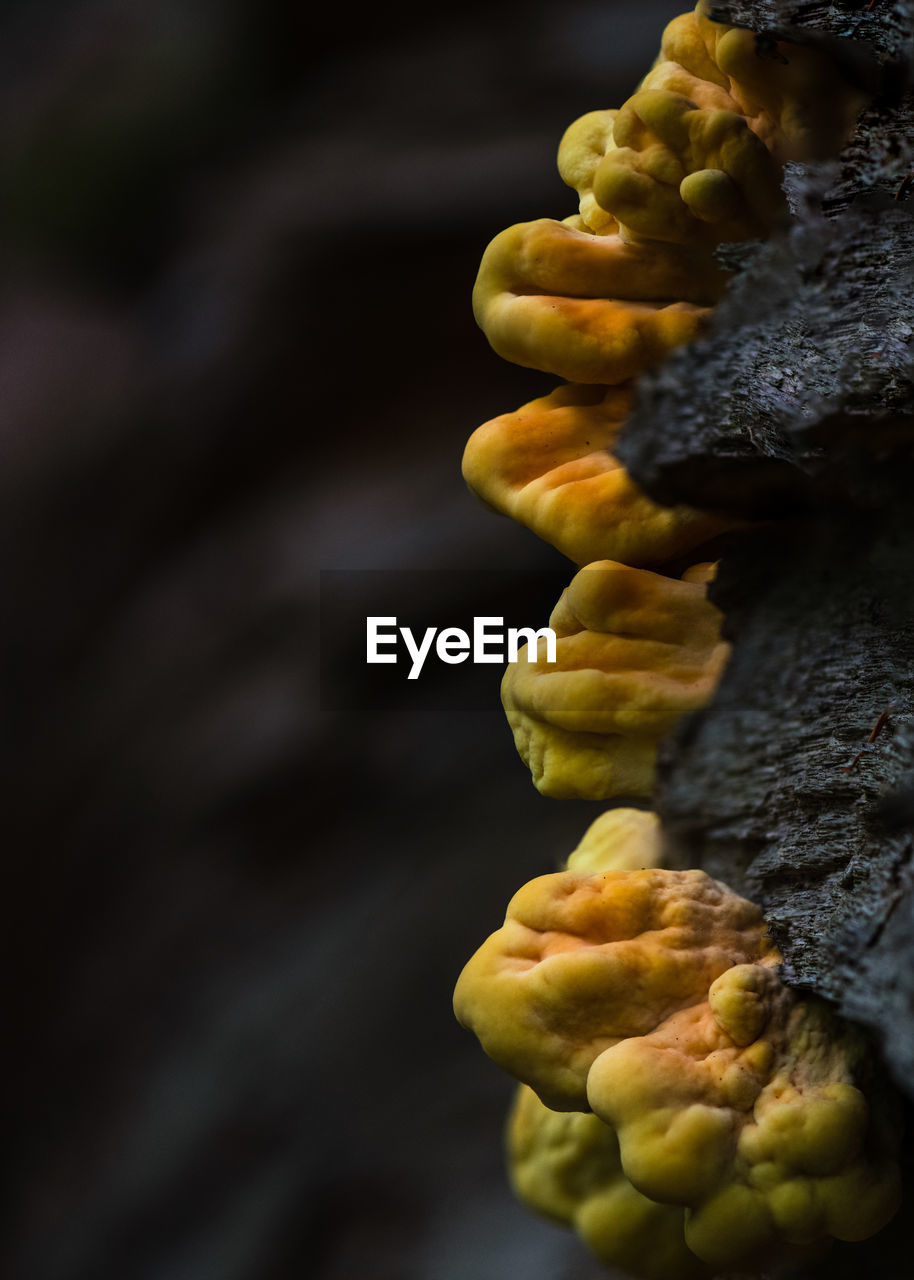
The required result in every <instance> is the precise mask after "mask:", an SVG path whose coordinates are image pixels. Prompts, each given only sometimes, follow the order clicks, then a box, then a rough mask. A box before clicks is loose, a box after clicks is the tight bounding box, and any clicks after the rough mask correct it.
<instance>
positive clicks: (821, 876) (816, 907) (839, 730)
mask: <svg viewBox="0 0 914 1280" xmlns="http://www.w3.org/2000/svg"><path fill="white" fill-rule="evenodd" d="M714 12H715V16H720V17H727V18H729V20H731V21H732V20H736V21H738V22H740V23H742V24H744V25H747V26H751V27H752V28H753V29H755V30H757V31H763V32H764V31H766V30H767V31H771V32H775V33H777V34H779V35H784V36H787V38H790V39H796V38H800V36H801V37H802V38H803V39H806V40H809V41H816V40H818V39H824V40H825V41H826V42H829V43H830V42H833V41H834V40H835V39H837V38H844V39H846V38H851V39H852V40H854V41H856V42H857V43H858V44H862V45H864V46H865V47H864V48H863V49H862V51H861V57H862V60H861V62H860V65H861V66H866V67H868V68H869V70H868V72H867V74H869V75H870V76H872V78H873V83H874V85H875V87H876V90H877V92H876V96H875V97H874V98H873V100H872V102H871V104H870V105H869V107H867V109H866V110H865V111H864V112H863V113H862V115H861V117H860V120H859V123H858V127H857V129H856V132H855V134H854V136H853V138H852V139H851V141H850V143H849V144H848V146H847V147H846V149H845V151H844V153H843V154H842V155H841V156H840V157H839V159H838V160H837V161H836V162H834V163H831V164H820V165H816V166H809V167H798V166H795V167H793V168H792V170H791V172H790V174H789V177H788V185H789V191H790V195H791V203H792V207H793V215H794V217H793V221H792V224H791V226H790V228H789V229H788V230H786V231H785V232H784V233H783V234H782V235H780V236H778V237H776V238H775V239H774V240H772V241H771V242H770V243H767V244H765V245H763V246H754V247H753V248H752V249H751V250H750V251H749V252H746V253H744V254H743V262H742V264H741V266H742V269H741V270H740V272H739V274H738V275H737V277H736V278H735V280H734V281H733V284H732V286H731V288H730V289H729V291H728V296H727V297H726V298H725V300H724V301H723V302H722V303H721V305H720V306H719V308H718V309H717V312H716V315H715V322H714V326H713V330H712V331H711V332H710V334H709V336H708V337H707V339H706V340H705V341H703V342H701V343H699V344H697V345H696V346H695V347H693V348H691V349H688V350H685V351H682V352H679V353H677V354H676V355H675V356H674V357H673V359H671V360H670V361H668V362H667V364H666V365H665V366H664V368H663V369H661V370H660V371H658V372H657V373H656V374H654V375H652V376H650V377H649V378H646V379H645V380H644V385H643V388H642V392H641V395H640V400H639V404H638V409H637V412H636V414H635V417H634V419H633V421H632V422H631V424H630V426H629V428H628V429H627V434H626V437H625V440H624V444H623V448H622V450H621V451H620V452H622V455H623V457H624V460H625V461H626V463H627V464H628V465H629V466H630V468H631V469H632V471H633V472H634V473H635V475H636V477H637V478H638V479H639V480H640V481H641V482H642V483H643V484H644V485H645V487H646V488H647V489H648V490H649V491H650V492H651V493H652V494H654V495H655V496H657V497H659V498H662V499H663V500H666V501H672V500H675V501H683V500H685V501H689V502H693V503H695V504H696V505H704V506H708V505H711V506H714V505H717V506H721V507H723V508H725V509H727V510H728V511H730V512H733V513H736V514H738V515H741V516H745V517H750V518H756V519H757V518H759V517H764V518H765V519H766V523H765V524H764V525H763V526H762V527H760V528H757V529H754V530H752V531H751V532H745V533H743V534H740V535H738V536H736V537H735V539H734V542H733V545H732V547H731V548H730V549H729V551H728V552H727V553H726V554H725V556H724V559H723V562H722V567H721V571H720V577H719V580H718V583H717V586H716V589H715V590H716V598H717V600H718V602H719V603H720V605H721V607H722V608H723V609H724V610H725V613H726V618H727V624H726V625H727V629H728V633H729V635H730V637H731V639H733V641H734V642H735V649H734V656H733V660H732V662H731V664H730V666H729V668H728V670H727V672H726V674H725V677H724V680H723V683H722V686H721V689H720V691H719V694H718V696H717V698H716V700H715V702H714V703H713V705H712V706H711V707H710V708H709V709H708V710H707V711H706V712H705V713H703V714H702V715H701V716H700V717H697V718H695V719H693V720H692V721H691V722H690V723H688V724H687V725H686V726H684V727H683V729H682V730H681V732H680V733H679V735H678V737H677V738H676V739H675V741H673V742H671V743H670V744H669V747H668V750H667V752H666V757H665V760H664V762H663V764H662V767H661V778H660V785H659V795H658V807H659V810H660V812H661V816H662V818H663V821H664V823H665V826H666V831H667V836H668V842H669V845H670V849H671V852H672V854H673V856H674V857H675V858H676V859H677V860H678V861H680V862H681V863H682V864H687V865H690V866H696V865H698V866H704V867H705V868H706V869H708V870H709V871H711V872H712V873H713V874H716V875H719V876H720V877H721V878H724V879H727V880H729V881H731V882H733V883H735V884H736V885H738V886H739V887H740V888H741V889H743V890H744V891H746V892H747V893H749V894H750V895H751V896H753V897H754V898H756V899H757V900H758V901H760V902H761V903H762V905H763V906H764V909H765V911H766V914H767V917H768V920H769V921H770V924H771V928H772V932H773V934H774V936H775V937H776V939H777V942H778V944H779V945H780V947H781V948H782V951H783V954H784V957H785V973H786V976H787V978H788V980H789V981H790V982H792V983H794V984H796V985H798V986H801V987H804V988H808V989H810V990H812V991H814V992H817V993H818V994H820V995H822V996H824V997H826V998H827V999H829V1000H831V1001H832V1002H833V1003H834V1004H835V1005H837V1007H838V1008H839V1009H840V1010H841V1011H842V1012H843V1013H845V1014H846V1015H848V1016H849V1017H852V1018H854V1019H856V1020H857V1021H859V1022H860V1023H862V1024H863V1025H864V1026H866V1027H867V1028H869V1029H870V1030H871V1031H872V1032H873V1034H874V1036H875V1037H876V1039H877V1040H878V1041H879V1042H880V1043H881V1045H882V1048H883V1051H884V1056H885V1059H886V1062H887V1064H888V1066H889V1068H890V1070H891V1072H892V1074H893V1076H894V1077H895V1079H896V1081H897V1082H898V1084H899V1085H900V1086H901V1087H902V1089H904V1090H905V1091H906V1092H907V1094H908V1095H909V1097H914V1018H912V1012H914V965H912V963H911V959H912V956H911V950H912V942H911V939H912V938H914V894H912V884H914V877H912V870H911V855H912V848H914V844H912V830H914V516H912V512H911V509H910V507H911V504H910V499H909V494H910V488H911V481H912V465H911V452H912V448H911V442H912V439H914V432H912V427H914V358H912V351H911V346H910V342H911V338H912V336H914V327H912V305H911V297H912V293H914V290H912V265H914V221H912V209H914V205H912V203H911V201H910V200H909V199H908V193H909V190H910V188H911V176H910V175H911V144H912V140H914V129H912V121H911V110H912V100H911V96H910V92H909V91H908V89H907V88H906V87H905V83H906V77H907V65H908V53H909V49H910V33H911V29H912V21H911V16H912V11H911V6H910V5H905V4H901V3H896V4H894V5H889V4H881V3H879V0H876V4H874V5H873V6H872V7H869V8H866V7H863V6H861V7H860V8H859V9H851V8H847V9H844V8H841V9H839V8H837V7H836V6H802V5H799V4H796V3H792V2H790V0H787V2H785V3H780V4H779V3H775V2H774V0H767V2H766V3H762V4H749V3H736V4H733V5H726V6H720V7H719V8H717V9H715V11H714ZM800 28H802V31H801V32H800V31H799V29H800ZM872 1248H873V1250H875V1252H873V1253H872V1254H866V1257H867V1258H869V1259H870V1260H871V1261H875V1259H876V1258H877V1257H878V1258H879V1260H880V1264H881V1266H882V1267H883V1272H882V1273H883V1274H895V1271H893V1270H892V1266H893V1264H892V1262H891V1258H890V1257H889V1259H888V1262H887V1261H886V1257H887V1255H886V1253H885V1252H884V1249H885V1246H884V1245H879V1244H877V1243H875V1242H874V1244H873V1245H872ZM880 1249H882V1250H883V1252H882V1253H880V1252H879V1250H880ZM889 1253H891V1250H889ZM898 1268H899V1269H898V1272H897V1273H898V1274H899V1275H900V1274H903V1273H904V1264H903V1263H902V1262H900V1261H899V1263H898Z"/></svg>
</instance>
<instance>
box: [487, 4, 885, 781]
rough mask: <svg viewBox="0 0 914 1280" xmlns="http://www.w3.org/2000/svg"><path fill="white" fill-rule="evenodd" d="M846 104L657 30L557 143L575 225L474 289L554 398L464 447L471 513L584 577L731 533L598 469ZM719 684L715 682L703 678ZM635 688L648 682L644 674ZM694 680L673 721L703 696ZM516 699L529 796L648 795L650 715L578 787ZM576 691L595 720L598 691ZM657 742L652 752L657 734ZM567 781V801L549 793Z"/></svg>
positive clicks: (750, 48) (689, 36) (713, 40)
mask: <svg viewBox="0 0 914 1280" xmlns="http://www.w3.org/2000/svg"><path fill="white" fill-rule="evenodd" d="M859 101H860V100H859V97H858V95H857V94H856V92H855V91H853V90H852V89H851V88H850V87H849V86H848V85H847V84H846V83H845V82H844V81H843V79H842V78H841V76H840V74H839V73H838V72H837V71H836V69H835V67H834V65H833V63H832V62H831V61H830V60H829V59H828V58H826V57H824V56H823V55H822V54H821V53H820V52H818V51H816V50H813V49H808V48H800V47H798V46H793V45H789V44H778V45H777V46H776V48H775V49H774V50H772V51H768V52H767V53H766V54H765V56H761V55H760V52H759V49H758V47H757V44H756V39H755V37H754V36H753V34H752V33H751V32H749V31H745V30H743V29H741V28H737V27H728V26H725V25H723V24H721V23H717V22H713V21H712V20H711V19H710V18H708V17H707V16H706V15H705V13H704V12H703V8H702V5H701V4H699V5H698V7H697V8H696V9H695V11H694V12H692V13H687V14H683V15H682V16H681V17H679V18H676V19H674V20H673V21H672V22H671V23H670V24H669V25H668V26H667V28H666V30H665V32H664V34H663V38H662V41H661V49H660V54H659V55H658V58H657V60H656V62H655V64H654V66H653V67H652V68H651V70H650V71H649V72H648V74H647V76H646V77H645V78H644V80H643V81H642V83H641V85H640V87H639V89H638V91H637V92H636V93H635V94H634V95H633V96H632V97H631V98H630V99H629V100H628V101H627V102H626V103H625V104H624V105H623V106H622V107H621V108H620V109H619V110H609V111H595V112H591V113H589V114H588V115H585V116H583V117H582V118H581V119H580V120H578V121H576V122H575V123H574V124H572V125H571V127H570V128H569V129H568V130H567V132H566V133H565V136H564V138H563V139H562V143H561V146H560V148H559V158H558V162H559V172H560V174H561V176H562V178H563V179H564V181H565V182H566V183H567V184H568V185H569V186H570V187H572V188H574V189H575V191H576V192H577V194H578V198H579V212H578V213H576V214H573V215H572V216H570V217H569V218H566V219H565V220H564V221H562V222H559V221H556V220H554V219H551V218H540V219H538V220H536V221H533V222H527V223H521V224H519V225H517V226H513V227H509V228H508V229H507V230H506V231H503V232H502V233H501V234H500V235H498V236H496V238H495V239H494V240H493V241H492V243H491V244H490V245H489V247H488V249H487V250H486V252H485V255H484V256H483V260H482V264H481V266H480V270H479V275H478V278H477V281H476V287H475V290H474V295H473V301H474V310H475V313H476V318H477V320H478V322H479V324H480V326H481V327H482V329H483V330H484V332H485V334H486V336H487V337H488V339H489V341H490V343H491V344H492V346H493V347H494V349H495V350H496V351H497V352H498V353H499V354H500V355H502V356H504V357H505V358H506V359H508V360H512V361H514V362H515V363H518V364H522V365H527V366H530V367H532V368H536V369H541V370H544V371H546V372H549V373H555V374H557V375H558V376H560V377H562V378H564V379H567V382H566V383H565V384H564V385H562V386H560V387H558V388H557V389H556V390H555V391H553V392H552V393H551V394H550V395H547V396H544V397H541V398H540V399H537V400H534V401H532V402H531V403H530V404H527V405H524V406H523V407H522V408H520V409H518V410H516V411H515V412H513V413H507V414H503V415H501V416H499V417H497V418H494V419H493V420H492V421H491V422H488V423H486V424H484V425H483V426H482V427H480V428H479V429H478V430H477V431H476V432H475V433H474V434H473V436H472V437H471V439H470V441H469V443H468V445H467V448H466V452H465V455H464V462H463V469H464V475H465V477H466V479H467V482H468V484H469V485H470V487H471V488H472V489H473V490H474V491H475V492H476V493H477V494H478V495H479V496H480V497H481V498H482V499H483V501H484V502H486V503H487V504H488V505H489V506H491V507H493V508H494V509H495V510H496V511H499V512H502V513H503V514H506V515H509V516H511V517H512V518H513V519H515V520H518V521H520V522H521V523H522V524H525V525H527V526H528V527H529V528H530V529H532V530H533V531H534V532H535V533H536V534H538V535H539V536H540V537H542V538H544V539H545V540H546V541H548V542H550V543H552V544H553V545H554V546H556V547H557V548H558V549H559V550H560V551H562V552H563V553H564V554H565V555H567V556H568V557H569V558H570V559H571V560H573V561H574V562H575V564H577V565H579V566H587V565H591V564H594V563H595V562H599V561H603V560H615V561H618V562H620V563H621V564H625V565H631V566H633V567H651V568H654V569H657V570H660V571H662V570H663V568H664V567H665V566H667V565H669V564H670V563H671V562H676V561H678V562H679V563H680V564H681V561H682V557H683V556H684V555H689V553H691V552H693V551H698V549H699V548H702V549H704V548H706V547H707V545H708V544H709V543H712V544H713V540H714V539H715V538H716V537H718V535H720V534H722V533H724V532H725V531H726V530H728V529H730V528H732V527H733V522H732V521H730V520H727V519H725V518H724V517H722V516H720V515H718V514H715V513H713V512H699V511H694V510H692V509H690V508H687V507H674V508H667V507H662V506H660V505H658V504H657V503H655V502H653V501H652V500H651V499H650V498H648V497H647V495H646V494H644V493H643V492H642V491H641V489H640V488H639V487H638V486H637V485H636V484H635V483H634V481H633V480H632V478H631V477H630V476H629V475H628V474H627V472H626V471H625V469H624V467H622V466H621V464H620V463H619V462H618V460H617V459H616V458H615V457H614V456H613V452H612V450H613V447H614V444H615V441H616V439H617V437H618V434H619V431H620V429H621V427H622V424H623V423H624V421H625V419H626V417H627V416H628V413H629V410H630V407H631V402H632V395H633V388H634V380H635V379H636V378H637V376H638V375H639V374H641V373H643V372H644V371H645V370H646V369H648V368H650V367H651V366H653V365H656V364H657V363H659V362H660V361H662V360H663V358H664V357H665V356H666V355H667V353H668V352H669V351H670V350H672V349H673V348H674V347H677V346H680V345H682V344H683V343H687V342H690V341H691V340H692V339H694V338H695V337H697V336H698V335H699V334H700V333H701V331H702V329H703V327H704V326H705V324H706V322H707V319H708V316H709V315H710V313H711V310H712V309H713V306H714V304H715V302H716V301H717V300H718V299H719V298H720V296H721V293H722V291H723V289H724V287H725V285H726V281H727V273H726V271H725V270H724V269H723V268H722V267H721V265H720V264H719V263H718V261H717V259H716V257H715V252H714V251H715V249H716V247H717V246H718V245H719V244H720V243H722V242H724V241H733V240H746V239H754V238H758V237H760V236H764V235H766V234H768V232H769V231H770V230H771V229H772V227H774V226H775V225H776V224H777V223H778V221H779V220H781V219H782V218H783V217H784V216H785V213H786V208H785V201H784V196H783V192H782V190H781V173H782V165H783V162H784V161H785V160H788V159H808V158H812V157H817V156H820V155H825V154H828V153H830V151H831V150H832V149H833V148H834V147H835V145H836V144H837V142H838V141H839V140H840V138H841V137H843V135H844V133H845V132H846V130H847V128H848V127H849V125H850V123H851V121H852V119H853V116H854V114H855V113H856V110H857V108H858V106H859ZM696 558H705V559H706V558H708V555H707V552H706V554H705V556H703V557H699V556H696ZM677 576H678V575H677ZM712 617H716V614H715V613H714V612H713V611H709V612H708V613H707V618H708V619H710V618H712ZM519 660H520V661H521V662H523V661H525V658H520V659H519ZM597 669H598V670H599V669H600V667H599V664H598V666H597ZM720 669H721V667H720V664H719V663H715V664H712V670H713V676H715V677H716V675H719V672H720ZM639 674H640V675H641V676H643V678H644V680H647V681H649V680H650V679H651V677H652V675H653V668H652V667H651V665H650V664H648V666H647V667H646V668H645V669H644V670H643V672H640V673H639ZM707 676H708V672H707V671H703V672H702V674H701V677H700V678H699V679H698V680H697V681H696V682H695V683H694V685H693V687H692V689H691V691H690V696H688V697H685V698H684V699H683V700H682V708H683V710H690V709H693V708H694V707H696V706H698V705H701V703H702V702H703V701H706V700H707V698H708V697H709V696H710V694H711V692H712V691H713V688H714V678H707ZM513 683H517V684H521V683H525V679H524V677H522V676H518V677H517V679H516V681H515V682H509V692H508V696H507V698H506V706H507V707H508V712H509V718H510V719H511V724H512V728H513V729H514V731H515V735H516V740H517V744H518V748H519V750H520V752H521V755H522V756H523V757H524V758H525V760H527V762H528V763H529V764H530V766H531V770H532V772H533V775H534V781H535V782H536V785H537V786H539V787H540V789H541V790H544V791H546V793H547V794H554V795H573V796H581V797H586V798H591V799H602V798H607V797H609V796H611V795H624V794H644V793H646V792H649V791H650V780H651V771H652V761H653V755H654V751H655V748H656V742H657V737H658V732H657V729H656V724H657V723H658V721H657V718H656V717H655V716H653V714H652V713H650V714H649V715H648V716H647V717H646V719H645V721H644V722H643V724H642V725H641V726H640V727H637V726H635V725H634V724H632V719H631V707H629V708H628V715H627V720H628V729H627V731H626V732H627V736H626V739H625V741H626V742H627V743H628V749H627V751H626V750H625V749H623V744H622V743H620V741H619V740H617V739H616V738H615V737H613V736H609V737H608V736H606V735H603V734H601V733H600V731H599V730H592V729H591V728H589V727H584V726H583V723H582V725H581V729H580V731H581V732H583V733H587V734H590V735H591V736H590V738H589V739H588V740H587V743H586V758H587V759H588V760H589V761H591V767H588V768H587V769H584V770H581V769H579V768H578V764H579V756H580V753H579V752H577V751H576V750H574V749H572V750H571V755H570V758H566V759H563V760H561V761H560V759H559V757H560V756H562V755H563V754H565V753H564V747H563V745H560V744H564V745H568V744H566V743H565V740H564V739H562V738H561V734H562V732H563V731H564V729H565V726H564V725H562V724H561V723H559V721H558V720H557V719H556V718H555V717H552V718H551V720H550V717H549V716H548V715H547V717H546V718H547V720H549V721H550V724H551V728H550V730H549V733H548V735H547V736H548V738H549V739H550V741H549V742H548V743H547V742H545V741H544V740H543V738H542V735H541V734H539V733H535V732H532V731H531V723H533V722H538V721H539V720H540V719H541V717H539V716H538V715H537V713H536V711H535V710H533V709H531V708H530V707H529V706H524V705H522V704H523V702H524V699H523V697H521V698H520V699H519V700H517V699H515V697H514V695H513V693H512V692H511V685H512V684H513ZM554 687H558V682H555V684H554ZM587 687H588V682H587V681H586V680H584V679H583V678H578V679H577V680H576V681H575V689H576V693H575V695H574V697H573V699H572V703H573V705H569V706H567V707H566V708H564V712H563V715H564V718H566V719H567V718H571V719H574V717H575V716H577V715H579V713H580V710H581V698H582V697H584V696H586V689H587ZM589 687H590V690H591V693H592V702H593V708H592V709H593V716H592V719H595V720H599V719H600V718H602V717H605V715H606V705H605V695H606V692H607V688H606V683H605V681H602V682H601V681H598V680H591V681H590V682H589ZM662 725H663V727H662V728H661V729H660V731H659V732H660V733H663V732H665V731H666V730H667V729H668V728H669V727H670V720H669V718H668V717H665V718H662ZM601 750H605V752H606V756H607V758H606V761H605V763H604V764H603V765H602V766H601V765H600V764H599V762H598V761H597V758H596V757H597V755H598V754H599V753H600V751H601ZM547 756H548V760H549V761H551V762H552V764H551V765H550V764H548V763H546V759H547ZM571 770H573V771H574V772H575V773H576V776H577V781H576V782H575V783H574V784H572V785H569V784H568V783H567V782H565V781H561V780H558V781H556V783H555V785H553V784H552V782H551V781H550V777H551V775H553V774H554V775H555V776H556V778H557V779H558V776H559V775H562V777H563V778H564V777H565V776H567V775H568V774H569V771H571ZM589 778H592V779H593V785H592V786H591V784H590V782H588V779H589Z"/></svg>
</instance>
